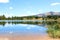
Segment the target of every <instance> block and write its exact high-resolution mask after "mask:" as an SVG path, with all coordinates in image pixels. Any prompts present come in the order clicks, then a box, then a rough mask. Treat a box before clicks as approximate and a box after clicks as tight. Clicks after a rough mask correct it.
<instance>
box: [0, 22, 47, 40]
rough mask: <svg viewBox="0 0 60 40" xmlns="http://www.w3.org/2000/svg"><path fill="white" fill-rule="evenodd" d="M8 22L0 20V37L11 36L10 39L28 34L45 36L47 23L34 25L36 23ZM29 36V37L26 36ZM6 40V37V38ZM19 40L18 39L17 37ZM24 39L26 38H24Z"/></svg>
mask: <svg viewBox="0 0 60 40" xmlns="http://www.w3.org/2000/svg"><path fill="white" fill-rule="evenodd" d="M15 23H16V22H14V23H6V22H0V39H2V40H3V38H6V37H8V38H9V37H10V38H11V39H10V40H13V38H14V37H15V38H17V37H20V38H21V37H22V39H23V37H26V36H29V37H30V36H31V37H32V36H34V39H35V36H36V37H37V36H45V35H46V34H47V33H46V30H47V28H46V27H45V26H46V25H45V24H40V25H34V24H21V23H16V24H15ZM26 38H28V37H26ZM4 40H5V39H4ZM16 40H17V39H16ZM23 40H24V39H23Z"/></svg>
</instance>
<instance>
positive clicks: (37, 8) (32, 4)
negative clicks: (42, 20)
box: [0, 0, 60, 17]
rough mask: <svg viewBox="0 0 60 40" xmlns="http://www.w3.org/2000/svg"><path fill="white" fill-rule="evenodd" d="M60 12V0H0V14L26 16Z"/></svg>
mask: <svg viewBox="0 0 60 40" xmlns="http://www.w3.org/2000/svg"><path fill="white" fill-rule="evenodd" d="M50 11H54V12H56V11H58V12H60V0H0V15H3V14H4V15H5V16H7V17H8V16H26V15H35V14H40V13H45V12H50Z"/></svg>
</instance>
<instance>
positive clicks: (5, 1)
mask: <svg viewBox="0 0 60 40" xmlns="http://www.w3.org/2000/svg"><path fill="white" fill-rule="evenodd" d="M8 2H9V0H0V3H8Z"/></svg>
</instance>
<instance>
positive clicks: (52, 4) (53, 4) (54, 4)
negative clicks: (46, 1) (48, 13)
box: [51, 2, 60, 6]
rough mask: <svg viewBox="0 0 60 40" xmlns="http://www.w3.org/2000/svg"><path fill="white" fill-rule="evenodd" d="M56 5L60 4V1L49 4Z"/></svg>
mask: <svg viewBox="0 0 60 40" xmlns="http://www.w3.org/2000/svg"><path fill="white" fill-rule="evenodd" d="M56 5H60V3H58V2H56V3H52V4H51V6H56Z"/></svg>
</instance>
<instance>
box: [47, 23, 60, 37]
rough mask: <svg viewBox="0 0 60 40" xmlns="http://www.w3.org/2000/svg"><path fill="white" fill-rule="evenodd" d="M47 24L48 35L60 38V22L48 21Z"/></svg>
mask: <svg viewBox="0 0 60 40" xmlns="http://www.w3.org/2000/svg"><path fill="white" fill-rule="evenodd" d="M48 24H49V25H47V27H48V30H47V32H48V34H49V36H50V37H53V38H60V24H59V23H58V22H51V23H50V22H49V23H48Z"/></svg>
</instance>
